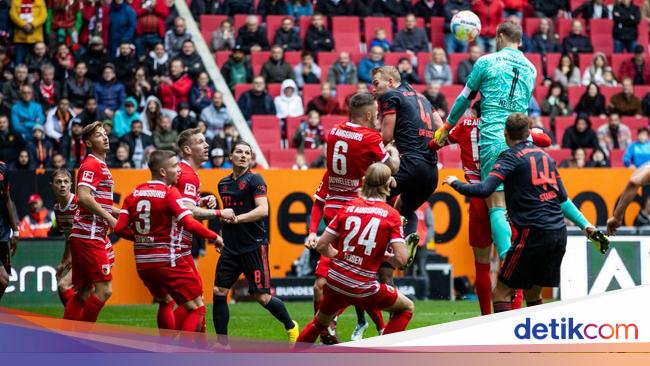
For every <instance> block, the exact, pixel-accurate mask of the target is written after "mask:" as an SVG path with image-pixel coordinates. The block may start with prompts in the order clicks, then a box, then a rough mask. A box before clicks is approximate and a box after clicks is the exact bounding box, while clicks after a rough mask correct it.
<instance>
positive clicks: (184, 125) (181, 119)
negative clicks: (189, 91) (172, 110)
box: [172, 103, 207, 134]
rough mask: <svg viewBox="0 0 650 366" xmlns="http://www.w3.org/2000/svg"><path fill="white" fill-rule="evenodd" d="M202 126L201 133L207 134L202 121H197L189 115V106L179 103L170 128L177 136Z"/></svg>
mask: <svg viewBox="0 0 650 366" xmlns="http://www.w3.org/2000/svg"><path fill="white" fill-rule="evenodd" d="M200 124H203V133H204V134H205V133H206V132H207V126H206V125H205V122H204V121H197V120H196V118H194V116H192V114H191V113H190V105H189V104H188V103H181V104H180V105H179V106H178V114H177V115H176V117H175V118H174V120H173V121H172V128H173V129H174V130H176V131H177V132H178V133H179V134H180V133H181V132H183V131H184V130H186V129H188V128H194V127H200Z"/></svg>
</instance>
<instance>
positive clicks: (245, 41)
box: [237, 15, 269, 53]
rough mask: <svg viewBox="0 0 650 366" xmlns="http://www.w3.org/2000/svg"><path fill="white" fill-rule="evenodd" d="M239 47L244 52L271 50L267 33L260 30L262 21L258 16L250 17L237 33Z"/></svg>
mask: <svg viewBox="0 0 650 366" xmlns="http://www.w3.org/2000/svg"><path fill="white" fill-rule="evenodd" d="M237 45H239V46H241V47H242V49H243V50H244V52H246V53H251V52H260V51H262V50H268V49H269V41H268V39H267V38H266V32H265V31H264V30H262V28H260V21H259V18H258V17H257V15H249V16H248V17H247V18H246V24H244V25H243V26H242V27H241V28H239V31H238V33H237Z"/></svg>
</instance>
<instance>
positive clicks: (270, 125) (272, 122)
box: [251, 115, 280, 133]
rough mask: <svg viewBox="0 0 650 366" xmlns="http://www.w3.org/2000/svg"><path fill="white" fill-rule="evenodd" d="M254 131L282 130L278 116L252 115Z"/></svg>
mask: <svg viewBox="0 0 650 366" xmlns="http://www.w3.org/2000/svg"><path fill="white" fill-rule="evenodd" d="M251 123H252V124H253V133H255V131H259V132H261V131H262V130H267V131H268V130H271V131H280V120H279V119H278V117H276V116H267V115H254V116H253V117H251Z"/></svg>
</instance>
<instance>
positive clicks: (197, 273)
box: [181, 254, 203, 287]
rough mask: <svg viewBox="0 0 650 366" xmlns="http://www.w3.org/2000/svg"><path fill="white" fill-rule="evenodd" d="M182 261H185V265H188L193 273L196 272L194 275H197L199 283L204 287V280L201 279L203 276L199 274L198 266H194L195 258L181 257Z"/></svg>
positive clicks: (190, 256)
mask: <svg viewBox="0 0 650 366" xmlns="http://www.w3.org/2000/svg"><path fill="white" fill-rule="evenodd" d="M181 259H183V260H185V263H187V264H188V265H189V266H190V267H191V268H192V271H194V275H196V279H197V280H198V281H199V283H200V284H201V287H203V279H201V274H200V273H199V269H198V268H196V264H194V258H193V257H192V255H191V254H190V255H184V256H182V257H181Z"/></svg>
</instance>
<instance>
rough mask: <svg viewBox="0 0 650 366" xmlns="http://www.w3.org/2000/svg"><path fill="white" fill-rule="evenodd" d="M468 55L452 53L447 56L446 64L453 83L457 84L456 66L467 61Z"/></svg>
mask: <svg viewBox="0 0 650 366" xmlns="http://www.w3.org/2000/svg"><path fill="white" fill-rule="evenodd" d="M468 57H469V55H468V54H467V53H452V54H448V55H447V63H449V67H450V68H451V77H452V79H453V82H454V83H458V80H457V79H456V75H458V64H460V63H461V62H463V61H465V60H467V58H468Z"/></svg>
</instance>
